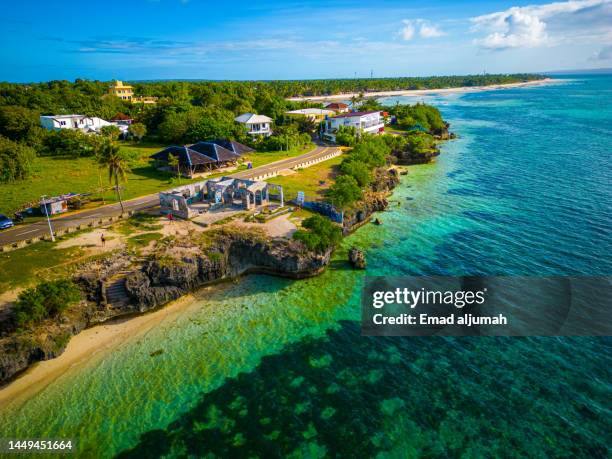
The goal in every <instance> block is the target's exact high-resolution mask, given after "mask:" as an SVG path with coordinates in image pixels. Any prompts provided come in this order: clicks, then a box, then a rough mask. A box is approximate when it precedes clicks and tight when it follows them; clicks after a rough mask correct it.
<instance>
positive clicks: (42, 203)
mask: <svg viewBox="0 0 612 459" xmlns="http://www.w3.org/2000/svg"><path fill="white" fill-rule="evenodd" d="M46 196H47V195H44V194H43V195H42V196H41V197H40V203H41V205H42V206H43V208H44V209H45V215H46V216H47V223H48V224H49V233H50V234H51V240H52V241H53V242H55V235H54V234H53V227H52V226H51V219H50V218H49V210H48V209H47V203H46V202H45V198H46Z"/></svg>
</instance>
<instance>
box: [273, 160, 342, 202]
mask: <svg viewBox="0 0 612 459" xmlns="http://www.w3.org/2000/svg"><path fill="white" fill-rule="evenodd" d="M341 162H342V156H336V157H335V158H332V159H328V160H327V161H323V162H321V163H319V164H315V165H314V166H310V167H307V168H306V169H299V170H297V171H296V173H295V174H292V175H286V176H277V177H272V178H270V179H268V180H266V181H267V182H270V183H276V184H277V185H281V186H282V187H283V194H284V195H285V199H286V200H290V199H294V198H295V197H296V196H297V192H298V191H303V192H304V194H305V197H306V200H307V201H319V200H322V199H323V198H324V196H325V190H327V188H329V187H330V185H331V184H332V183H333V181H334V178H335V176H336V174H337V173H338V165H339V164H340V163H341ZM322 182H324V183H322Z"/></svg>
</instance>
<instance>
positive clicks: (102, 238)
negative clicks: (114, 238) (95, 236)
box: [100, 233, 106, 247]
mask: <svg viewBox="0 0 612 459" xmlns="http://www.w3.org/2000/svg"><path fill="white" fill-rule="evenodd" d="M100 241H102V247H105V246H106V238H105V237H104V233H102V235H101V236H100Z"/></svg>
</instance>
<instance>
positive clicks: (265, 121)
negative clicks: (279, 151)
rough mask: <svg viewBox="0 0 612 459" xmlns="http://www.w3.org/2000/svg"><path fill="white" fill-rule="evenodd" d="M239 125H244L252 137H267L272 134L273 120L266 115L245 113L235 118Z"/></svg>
mask: <svg viewBox="0 0 612 459" xmlns="http://www.w3.org/2000/svg"><path fill="white" fill-rule="evenodd" d="M234 120H235V121H236V122H237V123H241V124H244V125H245V126H246V127H247V131H248V133H249V134H251V135H265V136H268V135H270V134H272V129H271V127H270V126H271V124H272V118H268V117H267V116H265V115H257V114H255V113H244V114H242V115H240V116H237V117H236V118H234Z"/></svg>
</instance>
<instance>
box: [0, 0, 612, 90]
mask: <svg viewBox="0 0 612 459" xmlns="http://www.w3.org/2000/svg"><path fill="white" fill-rule="evenodd" d="M0 24H1V28H0V36H1V39H2V47H1V49H0V52H1V53H2V56H1V57H2V62H3V63H4V65H2V67H1V68H0V80H2V81H45V80H51V79H68V80H74V79H75V78H89V79H102V80H109V79H113V78H119V79H125V80H138V79H157V78H194V79H195V78H203V79H287V78H342V77H353V76H355V75H357V76H369V75H370V71H371V70H373V72H374V75H375V76H404V75H421V76H424V75H449V74H467V73H481V72H483V71H487V72H489V73H497V72H504V73H505V72H508V73H510V72H529V71H545V70H556V69H575V68H580V69H584V68H602V67H611V66H612V0H569V1H559V2H550V1H549V2H534V1H531V2H529V1H527V2H523V1H510V2H508V1H458V0H457V1H430V2H423V1H414V2H413V1H409V0H404V1H395V0H377V1H371V0H370V1H367V2H366V1H359V0H353V1H344V0H340V1H331V0H330V1H307V0H305V1H293V0H288V1H283V0H277V1H268V0H266V1H255V0H251V1H242V0H231V1H222V0H218V1H203V0H124V1H112V0H111V1H108V0H107V1H104V2H90V3H87V2H78V1H76V2H75V1H64V2H62V1H59V2H49V1H29V0H22V1H19V2H12V3H11V6H10V8H8V7H6V6H3V12H2V17H1V18H0Z"/></svg>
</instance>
